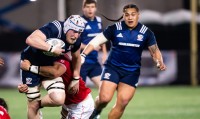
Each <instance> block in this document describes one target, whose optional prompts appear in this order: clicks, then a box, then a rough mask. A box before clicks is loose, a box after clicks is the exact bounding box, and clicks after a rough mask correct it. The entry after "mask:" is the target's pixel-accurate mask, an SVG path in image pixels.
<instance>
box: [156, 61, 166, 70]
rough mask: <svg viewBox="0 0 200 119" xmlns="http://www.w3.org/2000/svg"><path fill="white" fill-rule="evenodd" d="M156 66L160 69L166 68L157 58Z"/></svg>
mask: <svg viewBox="0 0 200 119" xmlns="http://www.w3.org/2000/svg"><path fill="white" fill-rule="evenodd" d="M156 67H157V68H158V69H159V70H161V71H164V70H166V68H167V67H166V65H165V64H164V62H162V61H159V60H156Z"/></svg>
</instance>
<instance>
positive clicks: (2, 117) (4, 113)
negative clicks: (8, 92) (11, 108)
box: [0, 98, 10, 119]
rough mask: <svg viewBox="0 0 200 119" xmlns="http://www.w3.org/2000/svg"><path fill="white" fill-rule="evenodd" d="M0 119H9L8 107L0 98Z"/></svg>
mask: <svg viewBox="0 0 200 119" xmlns="http://www.w3.org/2000/svg"><path fill="white" fill-rule="evenodd" d="M0 119H10V116H9V114H8V106H7V103H6V101H5V100H4V99H3V98H0Z"/></svg>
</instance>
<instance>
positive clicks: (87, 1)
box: [83, 0, 97, 7]
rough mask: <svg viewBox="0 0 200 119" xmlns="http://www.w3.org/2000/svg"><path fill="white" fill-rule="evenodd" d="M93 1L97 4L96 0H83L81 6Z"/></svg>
mask: <svg viewBox="0 0 200 119" xmlns="http://www.w3.org/2000/svg"><path fill="white" fill-rule="evenodd" d="M92 3H94V4H95V6H97V0H83V7H85V6H86V4H92Z"/></svg>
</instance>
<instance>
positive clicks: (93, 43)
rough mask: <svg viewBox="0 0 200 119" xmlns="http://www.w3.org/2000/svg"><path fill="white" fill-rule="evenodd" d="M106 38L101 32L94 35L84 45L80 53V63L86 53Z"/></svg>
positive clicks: (105, 40)
mask: <svg viewBox="0 0 200 119" xmlns="http://www.w3.org/2000/svg"><path fill="white" fill-rule="evenodd" d="M107 41H108V40H107V38H106V37H105V36H104V34H103V33H100V34H98V35H97V36H96V37H94V38H93V39H92V40H91V41H90V42H89V43H88V45H87V46H86V47H85V49H84V50H83V52H82V53H81V57H82V61H81V62H82V63H83V62H84V61H83V60H84V59H85V57H86V55H88V54H89V53H90V52H91V51H93V50H94V49H96V48H97V47H99V46H100V45H101V44H103V43H105V42H107Z"/></svg>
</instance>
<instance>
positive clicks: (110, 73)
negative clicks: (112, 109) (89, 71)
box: [90, 67, 119, 119]
mask: <svg viewBox="0 0 200 119" xmlns="http://www.w3.org/2000/svg"><path fill="white" fill-rule="evenodd" d="M101 79H102V81H101V85H100V88H99V96H98V97H97V98H96V100H95V109H94V111H93V113H92V115H91V117H90V119H94V118H95V117H96V116H97V115H99V114H100V113H101V111H102V109H103V108H105V107H106V106H107V104H108V103H109V102H110V101H111V99H112V97H113V95H114V92H115V90H116V88H117V85H118V82H119V80H118V79H119V76H118V74H117V72H115V71H114V70H113V69H112V68H110V67H105V69H104V71H103V73H102V77H101Z"/></svg>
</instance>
